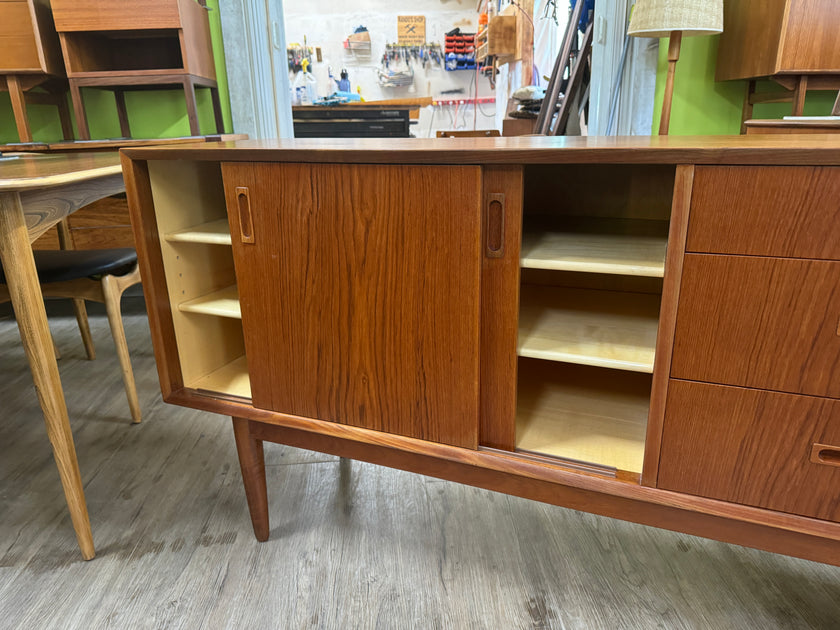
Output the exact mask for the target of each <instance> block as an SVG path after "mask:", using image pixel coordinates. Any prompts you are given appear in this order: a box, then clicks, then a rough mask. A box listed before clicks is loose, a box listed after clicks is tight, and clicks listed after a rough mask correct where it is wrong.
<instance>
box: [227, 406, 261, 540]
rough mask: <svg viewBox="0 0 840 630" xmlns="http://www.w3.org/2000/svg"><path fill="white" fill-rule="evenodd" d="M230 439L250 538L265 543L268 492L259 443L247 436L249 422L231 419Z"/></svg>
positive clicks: (249, 435) (259, 441)
mask: <svg viewBox="0 0 840 630" xmlns="http://www.w3.org/2000/svg"><path fill="white" fill-rule="evenodd" d="M233 436H234V437H235V438H236V452H237V454H238V455H239V468H240V470H242V481H243V483H244V484H245V498H246V499H247V501H248V510H249V511H250V512H251V524H252V525H253V526H254V536H256V537H257V540H259V541H260V542H265V541H266V540H268V490H267V488H266V485H265V457H264V456H263V443H262V440H256V439H254V438H253V437H252V436H251V431H250V421H249V420H246V419H245V418H233Z"/></svg>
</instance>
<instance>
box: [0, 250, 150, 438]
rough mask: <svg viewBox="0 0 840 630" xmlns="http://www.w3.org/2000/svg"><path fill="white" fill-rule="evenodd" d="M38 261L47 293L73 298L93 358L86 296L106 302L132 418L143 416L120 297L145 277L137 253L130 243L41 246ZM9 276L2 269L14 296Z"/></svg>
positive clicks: (1, 287) (3, 290)
mask: <svg viewBox="0 0 840 630" xmlns="http://www.w3.org/2000/svg"><path fill="white" fill-rule="evenodd" d="M34 255H35V266H36V267H37V269H38V278H39V279H40V281H41V291H42V292H43V294H44V297H60V298H71V299H73V302H74V307H75V311H76V319H77V321H78V322H79V329H80V331H81V334H82V341H83V342H84V345H85V351H86V353H87V356H88V359H93V358H95V356H96V354H95V350H94V346H93V339H92V338H91V335H90V327H89V325H88V320H87V312H86V311H85V307H84V300H91V301H94V302H101V303H104V304H105V310H106V311H107V314H108V323H109V325H110V327H111V335H112V336H113V337H114V344H115V345H116V347H117V357H118V358H119V362H120V368H121V370H122V379H123V383H124V385H125V394H126V397H127V398H128V406H129V409H130V410H131V418H132V421H133V422H140V403H139V401H138V399H137V387H136V386H135V383H134V372H133V371H132V369H131V359H130V357H129V355H128V344H127V343H126V340H125V329H124V328H123V323H122V313H121V310H120V301H121V298H122V294H123V292H124V291H125V290H126V289H127V288H128V287H131V286H133V285H135V284H138V283H139V282H140V271H139V269H138V267H137V253H136V252H135V251H134V250H133V249H130V248H120V249H91V250H38V251H35V252H34ZM5 282H6V276H5V274H4V273H3V270H2V269H0V302H5V301H8V300H9V292H8V288H7V287H6V284H5Z"/></svg>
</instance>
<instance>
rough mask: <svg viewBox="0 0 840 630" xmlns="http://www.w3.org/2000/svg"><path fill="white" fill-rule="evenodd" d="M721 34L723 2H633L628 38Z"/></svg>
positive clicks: (709, 0) (691, 0)
mask: <svg viewBox="0 0 840 630" xmlns="http://www.w3.org/2000/svg"><path fill="white" fill-rule="evenodd" d="M672 31H682V33H683V35H714V34H715V33H721V32H723V0H637V1H636V6H635V7H633V15H632V17H631V18H630V28H628V29H627V34H628V35H633V36H635V37H668V36H669V35H670V34H671V32H672Z"/></svg>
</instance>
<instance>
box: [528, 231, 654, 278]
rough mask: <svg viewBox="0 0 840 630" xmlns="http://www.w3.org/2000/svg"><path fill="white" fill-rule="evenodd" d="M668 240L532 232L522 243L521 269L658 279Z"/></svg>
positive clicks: (612, 235)
mask: <svg viewBox="0 0 840 630" xmlns="http://www.w3.org/2000/svg"><path fill="white" fill-rule="evenodd" d="M667 244H668V237H667V236H637V235H632V234H597V233H581V232H559V231H557V232H549V231H542V232H532V233H527V232H526V234H525V235H524V237H523V239H522V253H521V259H520V266H521V267H523V268H526V269H550V270H555V271H580V272H586V273H606V274H616V275H624V276H646V277H652V278H661V277H663V276H664V275H665V249H666V246H667Z"/></svg>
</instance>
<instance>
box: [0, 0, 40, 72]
mask: <svg viewBox="0 0 840 630" xmlns="http://www.w3.org/2000/svg"><path fill="white" fill-rule="evenodd" d="M0 66H1V67H0V70H2V71H4V72H8V71H11V70H18V71H20V70H29V71H32V70H40V69H41V61H40V59H39V58H38V42H36V41H35V29H33V28H32V14H31V13H30V11H29V5H28V3H27V2H25V1H23V2H0Z"/></svg>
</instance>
